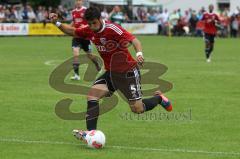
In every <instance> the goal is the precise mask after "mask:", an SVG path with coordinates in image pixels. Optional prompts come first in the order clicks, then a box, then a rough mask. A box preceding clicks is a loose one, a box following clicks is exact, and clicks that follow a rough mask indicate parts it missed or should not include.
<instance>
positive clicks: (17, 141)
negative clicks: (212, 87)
mask: <svg viewBox="0 0 240 159" xmlns="http://www.w3.org/2000/svg"><path fill="white" fill-rule="evenodd" d="M0 142H10V143H26V144H49V145H74V146H79V145H85V144H81V143H72V142H61V141H41V140H36V141H34V140H23V139H7V138H0ZM106 147H107V148H113V149H125V150H139V151H159V152H179V153H198V154H207V155H222V156H223V155H224V156H240V152H221V151H205V150H188V149H170V148H169V149H165V148H148V147H145V148H143V147H130V146H106Z"/></svg>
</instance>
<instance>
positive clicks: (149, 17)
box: [147, 10, 157, 23]
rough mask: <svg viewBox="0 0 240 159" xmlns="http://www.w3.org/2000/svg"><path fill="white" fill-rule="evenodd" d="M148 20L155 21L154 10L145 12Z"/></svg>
mask: <svg viewBox="0 0 240 159" xmlns="http://www.w3.org/2000/svg"><path fill="white" fill-rule="evenodd" d="M147 18H148V21H149V22H151V23H154V22H156V21H157V16H156V12H155V10H150V12H149V13H148V14H147Z"/></svg>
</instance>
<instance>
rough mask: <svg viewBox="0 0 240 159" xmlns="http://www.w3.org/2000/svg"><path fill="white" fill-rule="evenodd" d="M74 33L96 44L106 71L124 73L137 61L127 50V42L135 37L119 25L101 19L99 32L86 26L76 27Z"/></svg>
mask: <svg viewBox="0 0 240 159" xmlns="http://www.w3.org/2000/svg"><path fill="white" fill-rule="evenodd" d="M75 33H76V35H78V36H79V37H81V38H84V39H87V40H91V41H92V42H93V43H94V44H95V45H96V48H97V50H98V52H99V54H100V56H101V57H102V59H103V61H104V66H105V69H106V70H107V71H112V72H118V73H125V72H128V71H129V70H131V69H133V68H134V67H136V65H137V62H136V60H135V59H134V58H133V57H132V56H131V54H130V52H129V50H128V44H129V42H131V41H132V40H133V39H135V37H134V36H133V35H132V34H130V33H129V32H127V31H126V30H125V29H123V28H122V27H121V26H119V25H117V24H115V23H110V22H106V21H103V28H102V29H101V30H100V31H99V32H94V31H92V30H91V29H90V28H89V26H86V27H84V28H77V29H76V32H75Z"/></svg>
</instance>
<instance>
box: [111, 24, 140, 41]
mask: <svg viewBox="0 0 240 159" xmlns="http://www.w3.org/2000/svg"><path fill="white" fill-rule="evenodd" d="M107 28H108V30H109V31H110V32H111V35H112V37H114V39H115V40H116V41H118V42H120V41H128V42H131V41H132V40H133V39H135V36H133V35H132V34H131V33H129V32H128V31H126V30H125V29H123V28H122V27H121V26H120V25H117V24H109V25H108V26H107Z"/></svg>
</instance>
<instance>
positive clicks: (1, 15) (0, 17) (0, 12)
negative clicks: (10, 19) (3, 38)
mask: <svg viewBox="0 0 240 159" xmlns="http://www.w3.org/2000/svg"><path fill="white" fill-rule="evenodd" d="M5 21H6V16H5V9H4V7H3V6H2V5H0V23H3V22H5Z"/></svg>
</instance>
